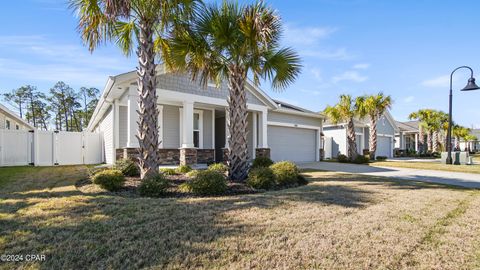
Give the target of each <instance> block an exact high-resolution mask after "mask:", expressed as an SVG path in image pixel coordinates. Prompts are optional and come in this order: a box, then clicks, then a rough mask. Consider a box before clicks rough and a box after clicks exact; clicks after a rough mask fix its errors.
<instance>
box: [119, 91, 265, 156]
mask: <svg viewBox="0 0 480 270" xmlns="http://www.w3.org/2000/svg"><path fill="white" fill-rule="evenodd" d="M137 99H138V97H137V93H136V90H133V89H131V91H129V94H128V95H126V96H124V97H123V100H122V99H121V100H119V101H118V102H116V103H115V104H114V105H115V106H116V107H117V108H118V109H117V110H115V111H116V112H118V118H116V119H119V123H118V125H115V126H117V127H118V133H117V132H115V133H117V134H119V136H117V138H116V140H115V141H116V145H117V147H115V158H116V159H124V158H127V159H133V160H135V159H136V158H137V157H138V147H139V146H138V141H137V138H136V134H137V129H138V124H137V119H138V114H137V110H138V105H137ZM193 100H195V101H193ZM247 107H248V118H247V122H248V127H247V130H246V132H247V136H248V138H247V145H248V155H249V159H254V158H255V157H256V156H268V157H269V156H270V149H269V148H268V144H267V140H268V137H267V114H268V110H267V107H266V106H263V105H257V104H247ZM158 109H159V119H158V126H159V144H160V145H159V146H160V147H159V149H158V153H159V156H160V161H159V165H162V166H165V165H195V164H211V163H215V162H226V159H225V156H226V151H227V149H228V137H229V134H228V128H227V119H228V111H227V110H226V109H227V104H226V101H225V100H221V99H217V98H209V97H203V96H197V95H195V96H193V95H185V94H181V93H178V94H176V95H172V94H170V95H163V96H162V101H161V102H159V103H158Z"/></svg>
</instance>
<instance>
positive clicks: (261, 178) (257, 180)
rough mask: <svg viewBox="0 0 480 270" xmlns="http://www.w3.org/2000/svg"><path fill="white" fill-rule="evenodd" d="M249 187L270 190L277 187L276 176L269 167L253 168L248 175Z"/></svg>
mask: <svg viewBox="0 0 480 270" xmlns="http://www.w3.org/2000/svg"><path fill="white" fill-rule="evenodd" d="M247 185H249V186H250V187H253V188H256V189H270V188H272V187H273V186H275V174H273V171H272V169H270V168H269V167H258V168H253V169H251V170H250V172H249V173H248V180H247Z"/></svg>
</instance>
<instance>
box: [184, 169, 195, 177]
mask: <svg viewBox="0 0 480 270" xmlns="http://www.w3.org/2000/svg"><path fill="white" fill-rule="evenodd" d="M197 174H198V170H192V171H189V172H188V173H186V174H185V175H186V176H187V177H189V178H194V177H195V176H197Z"/></svg>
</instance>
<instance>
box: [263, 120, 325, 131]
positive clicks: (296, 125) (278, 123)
mask: <svg viewBox="0 0 480 270" xmlns="http://www.w3.org/2000/svg"><path fill="white" fill-rule="evenodd" d="M267 124H268V125H269V126H281V127H294V128H305V129H316V130H317V129H318V130H320V129H321V128H320V127H318V126H311V125H299V124H292V123H284V122H275V121H268V122H267Z"/></svg>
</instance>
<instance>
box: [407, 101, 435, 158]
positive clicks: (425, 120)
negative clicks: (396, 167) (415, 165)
mask: <svg viewBox="0 0 480 270" xmlns="http://www.w3.org/2000/svg"><path fill="white" fill-rule="evenodd" d="M432 114H433V110H432V109H421V110H418V111H416V112H412V113H410V115H409V116H408V118H409V119H416V120H418V121H419V122H420V123H419V140H420V153H423V154H424V153H426V152H427V151H432V148H433V131H432V130H431V128H430V122H431V118H432V116H431V115H432ZM425 133H426V135H427V142H426V143H425Z"/></svg>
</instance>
